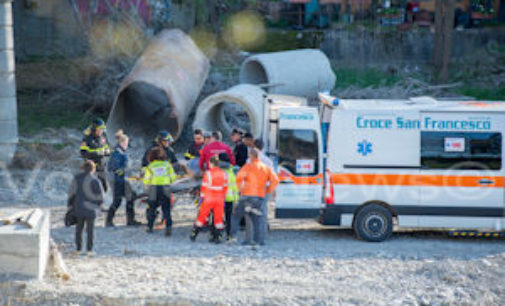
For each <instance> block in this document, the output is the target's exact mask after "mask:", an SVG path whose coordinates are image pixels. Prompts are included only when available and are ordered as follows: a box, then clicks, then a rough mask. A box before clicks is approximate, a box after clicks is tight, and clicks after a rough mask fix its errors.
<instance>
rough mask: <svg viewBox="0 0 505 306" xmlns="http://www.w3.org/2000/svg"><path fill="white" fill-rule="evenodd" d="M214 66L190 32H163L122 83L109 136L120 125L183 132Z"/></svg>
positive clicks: (142, 131) (148, 132)
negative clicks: (190, 35) (211, 67)
mask: <svg viewBox="0 0 505 306" xmlns="http://www.w3.org/2000/svg"><path fill="white" fill-rule="evenodd" d="M209 69H210V64H209V60H208V59H207V57H206V56H205V55H204V54H203V53H202V52H201V51H200V50H199V49H198V47H197V46H196V45H195V43H194V42H193V41H192V40H191V38H190V37H189V36H187V35H186V34H184V32H182V31H180V30H176V29H175V30H164V31H162V32H160V33H159V34H158V35H157V36H156V37H154V38H153V39H152V40H151V41H150V43H149V44H148V46H147V47H146V49H145V50H144V52H143V54H142V56H141V57H140V58H139V59H138V60H137V63H136V64H135V66H134V67H133V69H132V71H131V72H130V74H129V75H128V76H127V77H126V78H125V79H124V80H123V83H122V84H121V86H120V89H119V91H118V93H117V96H116V100H115V102H114V105H113V106H112V110H111V112H110V114H109V119H108V122H107V132H108V135H109V137H111V138H112V137H113V135H114V133H115V132H116V131H117V130H118V129H124V131H125V132H126V133H127V134H131V135H134V136H136V137H141V138H144V139H151V138H152V137H153V135H154V134H155V133H156V132H157V131H159V130H161V129H164V130H167V131H169V132H170V133H171V134H172V136H173V137H174V138H177V137H179V135H180V133H181V130H182V128H183V126H184V122H185V121H186V119H187V117H188V115H189V113H190V111H191V109H192V108H193V106H194V104H195V101H196V99H197V98H198V95H199V94H200V91H201V89H202V87H203V84H204V82H205V80H206V78H207V76H208V73H209ZM111 140H112V139H111Z"/></svg>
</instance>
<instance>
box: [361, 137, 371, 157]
mask: <svg viewBox="0 0 505 306" xmlns="http://www.w3.org/2000/svg"><path fill="white" fill-rule="evenodd" d="M358 153H359V154H361V155H363V156H367V155H368V154H371V153H372V143H370V142H368V141H366V140H363V141H361V142H358Z"/></svg>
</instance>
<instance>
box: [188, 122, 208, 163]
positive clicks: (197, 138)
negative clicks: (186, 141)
mask: <svg viewBox="0 0 505 306" xmlns="http://www.w3.org/2000/svg"><path fill="white" fill-rule="evenodd" d="M203 141H204V138H203V131H202V130H201V129H195V130H194V131H193V142H192V143H191V144H190V145H189V147H188V150H186V153H184V158H185V159H186V160H192V159H193V158H198V157H200V151H201V150H202V148H203Z"/></svg>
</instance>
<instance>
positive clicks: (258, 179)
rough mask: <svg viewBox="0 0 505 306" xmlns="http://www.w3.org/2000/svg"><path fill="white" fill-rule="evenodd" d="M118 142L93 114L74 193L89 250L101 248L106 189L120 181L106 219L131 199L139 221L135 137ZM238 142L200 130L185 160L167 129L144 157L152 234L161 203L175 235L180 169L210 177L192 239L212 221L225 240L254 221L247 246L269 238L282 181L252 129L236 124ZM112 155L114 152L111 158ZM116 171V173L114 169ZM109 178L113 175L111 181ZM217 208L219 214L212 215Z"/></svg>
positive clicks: (130, 219) (217, 237) (72, 208)
mask: <svg viewBox="0 0 505 306" xmlns="http://www.w3.org/2000/svg"><path fill="white" fill-rule="evenodd" d="M115 136H116V142H117V144H116V146H115V147H114V149H113V150H112V151H111V150H110V148H109V144H108V142H107V138H106V136H105V123H104V122H103V120H101V119H95V120H93V122H92V124H91V126H90V127H88V128H87V129H86V130H85V131H84V137H83V140H82V143H81V147H80V151H81V156H82V157H83V159H84V160H85V162H84V164H83V166H82V172H81V173H79V174H77V175H76V176H75V177H74V180H73V182H72V184H71V188H70V191H69V198H68V207H69V210H68V213H67V215H69V213H71V215H72V217H73V218H74V220H75V221H74V222H73V223H75V224H76V233H75V242H76V248H77V252H78V253H80V252H81V250H82V233H83V230H84V226H86V231H87V245H86V249H87V252H88V254H92V249H93V229H94V223H95V219H96V216H97V214H96V211H97V210H98V209H99V208H100V206H101V205H102V204H103V200H104V192H107V190H108V188H109V181H110V183H111V185H112V187H113V201H112V204H111V205H110V207H109V209H108V211H107V216H106V219H105V226H106V227H113V226H114V217H115V213H116V211H117V209H118V208H119V206H120V205H121V203H122V201H123V199H124V200H125V201H126V218H127V221H126V225H127V226H138V225H141V222H139V221H137V220H136V219H135V209H134V200H135V199H136V197H137V195H136V194H135V192H134V191H133V189H132V187H131V185H130V183H129V181H128V179H127V174H126V173H127V170H128V155H127V150H128V146H129V137H128V136H127V135H126V134H124V133H123V132H122V131H118V132H117V133H116V135H115ZM231 141H232V142H233V143H234V148H233V150H232V148H231V147H230V146H228V145H227V144H225V143H224V142H223V141H222V136H221V133H220V132H218V131H214V132H204V131H202V130H200V129H196V130H195V131H194V135H193V142H192V143H191V145H190V146H189V147H188V149H187V151H186V152H185V154H184V158H185V159H186V163H180V162H179V161H178V159H177V157H176V155H175V153H174V150H173V149H172V147H171V145H172V143H173V138H172V136H171V135H170V133H168V132H166V131H160V132H159V133H158V134H157V136H156V137H155V139H154V142H153V144H152V145H151V146H150V147H149V148H148V149H147V150H146V152H145V154H144V157H143V159H142V170H143V171H142V174H141V175H140V176H139V177H138V179H140V180H142V181H143V182H144V184H145V186H146V191H147V195H148V201H147V203H148V206H147V210H146V216H147V232H148V233H152V232H153V228H154V223H155V220H156V217H157V215H158V208H159V207H161V211H162V218H163V223H164V224H165V235H166V236H171V234H172V217H171V207H172V203H171V191H170V185H172V184H173V183H174V182H175V180H176V178H177V174H176V173H183V174H185V173H189V174H192V175H194V176H195V177H201V178H202V186H201V190H200V201H199V211H198V216H197V219H196V221H195V223H194V226H193V229H192V231H191V235H190V238H191V240H192V241H194V240H195V239H196V237H197V236H198V233H199V232H200V231H201V230H202V229H203V228H204V227H205V226H208V227H210V229H211V230H210V236H211V239H210V241H212V242H216V243H219V242H221V240H222V238H223V232H224V231H225V233H226V237H227V240H229V241H230V242H235V241H236V234H237V232H238V229H239V227H240V221H241V219H242V218H244V217H245V219H246V224H247V225H248V226H246V239H245V241H244V243H245V244H253V243H256V244H260V245H262V244H264V237H265V234H266V228H267V226H266V224H267V222H266V221H267V219H266V217H267V203H266V197H267V194H269V193H272V192H273V191H274V190H275V187H276V186H277V184H278V179H277V176H276V175H275V173H274V171H273V168H272V162H271V161H270V159H268V157H267V156H266V155H265V154H264V153H263V152H261V150H262V148H263V143H262V141H261V140H260V139H257V140H256V141H255V140H254V138H253V136H252V135H251V134H250V133H246V132H243V131H242V130H240V129H234V130H233V131H232V134H231ZM106 157H110V158H109V161H108V163H106ZM107 172H108V175H107ZM107 177H109V180H107ZM211 213H212V214H211Z"/></svg>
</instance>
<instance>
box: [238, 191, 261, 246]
mask: <svg viewBox="0 0 505 306" xmlns="http://www.w3.org/2000/svg"><path fill="white" fill-rule="evenodd" d="M246 206H250V207H251V208H254V209H256V210H259V211H261V212H262V214H264V212H265V208H264V206H265V199H264V198H261V197H248V196H242V197H240V200H239V201H238V204H237V207H235V209H234V210H233V215H232V217H231V236H235V235H236V234H237V232H238V228H239V223H240V220H241V219H242V218H243V217H244V216H245V219H246V239H245V243H246V244H250V243H251V236H252V235H251V231H252V232H253V234H254V241H255V242H256V243H258V244H263V243H264V233H263V230H262V228H261V227H260V226H263V224H264V223H261V224H260V220H261V219H263V218H264V215H261V216H258V215H256V214H253V213H247V214H246V212H245V208H246ZM251 227H252V229H251Z"/></svg>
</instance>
